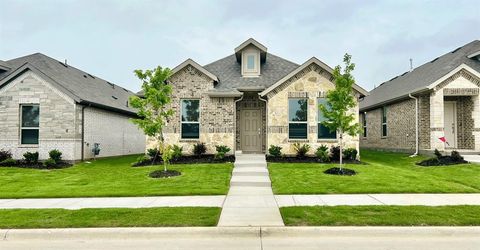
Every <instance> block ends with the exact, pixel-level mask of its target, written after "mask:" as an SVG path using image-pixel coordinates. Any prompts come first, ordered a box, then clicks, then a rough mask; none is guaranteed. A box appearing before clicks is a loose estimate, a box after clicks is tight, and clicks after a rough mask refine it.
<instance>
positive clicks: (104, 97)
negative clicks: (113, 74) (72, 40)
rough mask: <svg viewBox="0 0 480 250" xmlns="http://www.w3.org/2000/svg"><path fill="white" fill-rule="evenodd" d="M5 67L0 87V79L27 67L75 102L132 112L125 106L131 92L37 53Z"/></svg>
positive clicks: (15, 60)
mask: <svg viewBox="0 0 480 250" xmlns="http://www.w3.org/2000/svg"><path fill="white" fill-rule="evenodd" d="M6 64H7V65H8V66H9V67H11V70H9V71H7V72H5V73H3V74H0V88H1V87H2V86H1V84H2V80H4V79H6V78H7V77H8V76H9V75H11V74H12V73H13V72H14V71H16V70H17V69H20V68H22V67H23V66H25V65H27V66H28V67H32V68H34V69H35V70H38V71H40V72H41V73H43V74H44V75H45V76H47V77H48V78H50V79H44V80H47V81H49V80H51V81H54V83H55V84H57V85H60V86H61V87H62V88H63V89H62V90H64V91H66V92H68V93H65V94H67V95H69V96H70V97H72V98H73V99H75V101H77V102H79V103H85V104H86V103H89V104H91V105H93V106H97V107H100V108H105V109H109V110H114V111H117V112H123V113H128V114H134V113H135V110H134V109H132V108H131V107H127V102H128V98H129V97H130V96H132V95H135V93H133V92H131V91H129V90H127V89H125V88H122V87H120V86H118V85H115V84H113V83H110V82H108V81H106V80H103V79H101V78H99V77H96V76H93V75H91V74H88V73H86V72H84V71H82V70H79V69H77V68H75V67H72V66H70V65H67V66H66V65H65V64H64V63H62V62H60V61H57V60H55V59H53V58H51V57H48V56H46V55H43V54H41V53H35V54H32V55H28V56H23V57H19V58H15V59H12V60H9V61H6ZM7 82H8V81H7Z"/></svg>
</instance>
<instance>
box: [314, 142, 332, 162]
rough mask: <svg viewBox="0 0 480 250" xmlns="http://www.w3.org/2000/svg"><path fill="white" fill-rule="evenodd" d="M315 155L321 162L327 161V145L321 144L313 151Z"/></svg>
mask: <svg viewBox="0 0 480 250" xmlns="http://www.w3.org/2000/svg"><path fill="white" fill-rule="evenodd" d="M315 155H316V156H317V158H318V160H319V161H321V162H329V161H330V157H329V156H328V147H327V146H325V145H321V146H320V147H318V148H317V150H316V151H315Z"/></svg>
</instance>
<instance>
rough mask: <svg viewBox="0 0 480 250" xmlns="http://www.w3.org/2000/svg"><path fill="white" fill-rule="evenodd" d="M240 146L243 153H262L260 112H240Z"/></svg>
mask: <svg viewBox="0 0 480 250" xmlns="http://www.w3.org/2000/svg"><path fill="white" fill-rule="evenodd" d="M240 121H241V123H240V146H241V149H242V151H244V152H261V151H262V110H261V109H244V110H241V111H240Z"/></svg>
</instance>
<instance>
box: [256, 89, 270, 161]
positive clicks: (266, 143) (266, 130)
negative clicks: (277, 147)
mask: <svg viewBox="0 0 480 250" xmlns="http://www.w3.org/2000/svg"><path fill="white" fill-rule="evenodd" d="M258 99H260V101H264V102H265V120H266V121H265V154H266V153H267V152H266V151H267V150H268V100H267V99H262V96H260V93H259V94H258Z"/></svg>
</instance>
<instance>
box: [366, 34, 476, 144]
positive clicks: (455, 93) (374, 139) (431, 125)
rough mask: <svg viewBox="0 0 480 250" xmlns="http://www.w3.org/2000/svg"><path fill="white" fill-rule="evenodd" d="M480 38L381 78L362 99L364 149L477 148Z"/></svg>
mask: <svg viewBox="0 0 480 250" xmlns="http://www.w3.org/2000/svg"><path fill="white" fill-rule="evenodd" d="M479 88H480V41H478V40H475V41H473V42H471V43H468V44H466V45H464V46H462V47H460V48H457V49H455V50H453V51H451V52H448V53H446V54H445V55H442V56H440V57H438V58H435V59H433V60H432V61H430V62H428V63H425V64H423V65H421V66H419V67H417V68H415V69H413V70H411V71H409V72H405V73H403V74H401V75H399V76H397V77H394V78H393V79H391V80H389V81H387V82H384V83H382V84H381V85H380V86H378V87H377V88H375V89H373V90H372V91H370V94H369V96H367V97H365V98H364V99H363V100H362V101H361V102H360V117H361V124H362V125H363V134H362V136H361V139H360V145H361V147H362V148H373V149H385V150H395V151H405V152H412V153H415V152H417V153H418V152H422V151H425V152H431V151H433V150H434V149H438V150H461V151H463V152H465V153H467V152H480V101H479Z"/></svg>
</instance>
